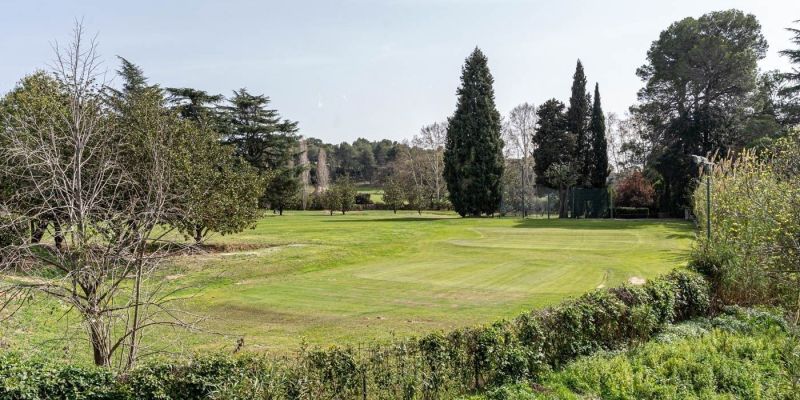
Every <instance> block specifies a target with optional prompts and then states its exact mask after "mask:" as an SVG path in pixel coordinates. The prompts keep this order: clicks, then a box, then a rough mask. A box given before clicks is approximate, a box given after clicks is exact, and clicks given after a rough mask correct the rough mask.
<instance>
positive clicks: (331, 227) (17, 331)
mask: <svg viewBox="0 0 800 400" xmlns="http://www.w3.org/2000/svg"><path fill="white" fill-rule="evenodd" d="M692 238H693V233H692V230H691V226H690V225H689V224H686V223H683V222H678V221H607V220H580V221H574V220H555V219H553V220H543V219H533V220H525V221H522V220H519V219H510V218H509V219H505V218H503V219H500V218H496V219H488V218H484V219H461V218H457V217H455V216H454V214H452V213H424V214H423V215H422V216H419V215H416V213H398V214H397V215H395V214H392V213H391V212H389V211H387V212H363V213H348V215H346V216H341V215H334V216H328V215H327V214H325V213H323V212H287V213H286V215H284V216H283V217H279V216H268V217H266V218H264V219H263V220H262V221H260V222H259V224H258V226H257V227H256V228H255V229H253V230H248V231H246V232H243V233H241V234H238V235H231V236H220V237H216V238H213V239H212V240H211V243H212V244H217V245H220V246H228V247H229V248H232V249H234V248H244V249H247V250H242V251H227V250H226V252H221V253H208V254H202V255H193V256H184V257H180V258H177V259H174V260H171V261H170V262H171V266H170V267H169V268H168V270H167V271H165V272H164V275H163V277H161V278H162V279H163V280H164V281H165V282H167V283H168V285H169V286H172V287H177V286H188V287H191V288H194V289H190V290H189V291H188V292H186V293H189V292H190V293H191V294H192V295H193V297H192V298H190V299H188V300H186V301H185V302H184V303H183V307H184V308H185V309H187V310H190V311H192V312H194V313H197V314H200V315H205V316H208V317H209V318H208V320H207V321H206V322H205V323H204V330H205V331H206V332H204V333H198V332H196V333H187V332H181V331H177V332H176V331H169V332H166V331H156V332H153V333H152V334H151V335H150V336H149V339H148V340H150V341H151V342H152V343H155V344H164V345H165V346H167V347H169V346H173V345H174V344H173V343H172V342H167V341H166V340H165V338H168V337H170V338H178V339H180V341H181V342H182V344H183V345H186V346H189V347H190V348H194V349H219V348H222V349H230V348H232V347H233V345H234V343H235V342H236V340H237V338H239V337H242V336H243V337H244V338H245V345H246V346H247V348H248V349H250V350H255V351H259V350H267V351H277V352H283V351H289V350H294V349H296V348H297V347H298V345H300V343H301V342H303V341H307V342H310V343H312V344H320V345H325V344H330V343H354V344H356V343H362V342H368V341H370V340H373V339H378V340H380V339H388V338H390V337H391V336H392V335H411V334H419V333H423V332H426V331H431V330H438V329H449V328H452V327H456V326H463V325H472V324H479V323H485V322H490V321H494V320H497V319H499V318H503V317H511V316H514V315H517V314H518V313H520V312H521V311H523V310H526V309H530V308H533V307H541V306H544V305H548V304H552V303H554V302H557V301H559V300H562V299H564V298H565V297H568V296H573V295H578V294H580V293H583V292H585V291H588V290H592V289H594V288H597V287H600V286H611V285H615V284H619V283H621V282H623V281H626V280H628V279H630V278H632V277H641V278H648V277H653V276H656V275H658V274H661V273H664V272H667V271H669V270H670V269H673V268H675V267H677V266H681V265H683V264H684V260H685V259H686V252H687V250H688V248H689V246H690V244H691V241H692ZM59 314H63V308H60V307H59V306H56V305H54V304H52V303H48V302H42V303H38V305H37V306H35V307H30V308H27V309H26V311H24V312H22V313H21V315H19V316H18V317H17V319H16V320H14V321H13V322H3V323H2V324H3V325H4V326H0V333H2V334H3V336H5V338H4V339H3V340H4V341H6V342H7V343H11V344H15V345H17V344H18V345H22V346H23V347H25V346H30V347H38V346H40V344H41V343H42V340H43V339H48V338H51V337H53V336H54V335H58V334H59V332H63V331H64V329H65V328H64V325H65V324H72V325H75V323H76V321H75V316H74V314H68V315H67V317H66V318H62V319H61V320H60V322H59V323H52V322H51V321H52V320H53V319H55V318H57V317H58V316H59ZM212 332H213V333H214V334H212ZM75 337H82V336H81V335H80V333H78V335H77V336H75ZM48 343H50V342H48ZM54 343H55V344H54V346H53V347H55V348H58V349H60V348H61V347H60V346H62V345H63V343H64V342H54ZM68 345H69V347H75V346H81V344H80V343H79V342H78V343H77V344H76V342H75V341H71V342H68Z"/></svg>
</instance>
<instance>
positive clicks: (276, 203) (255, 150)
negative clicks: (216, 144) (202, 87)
mask: <svg viewBox="0 0 800 400" xmlns="http://www.w3.org/2000/svg"><path fill="white" fill-rule="evenodd" d="M233 94H234V95H233V97H232V98H231V99H230V100H229V102H230V105H228V106H224V107H221V110H222V112H223V115H224V117H223V118H224V121H225V124H224V129H223V131H224V132H223V138H224V142H225V143H228V144H231V145H233V146H234V148H235V149H236V154H238V155H240V156H241V157H242V158H244V159H245V160H247V162H249V163H250V165H252V166H253V167H255V168H256V169H257V170H258V171H259V172H260V173H261V175H262V176H264V177H265V178H267V187H266V188H265V191H264V196H262V201H261V206H262V207H267V206H272V207H273V208H275V209H276V210H280V209H282V208H283V207H284V206H285V205H286V204H288V203H289V202H290V201H291V198H292V197H294V196H295V195H296V194H297V190H298V188H299V185H300V172H301V168H300V167H297V166H295V165H293V161H294V158H295V156H296V155H297V149H298V138H297V122H292V121H289V120H282V119H281V117H280V115H279V114H278V111H277V110H273V109H269V108H268V106H269V102H270V100H269V97H267V96H264V95H253V94H250V93H249V92H247V90H246V89H240V90H238V91H234V92H233Z"/></svg>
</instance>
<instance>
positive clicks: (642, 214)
mask: <svg viewBox="0 0 800 400" xmlns="http://www.w3.org/2000/svg"><path fill="white" fill-rule="evenodd" d="M649 217H650V209H649V208H647V207H614V218H649Z"/></svg>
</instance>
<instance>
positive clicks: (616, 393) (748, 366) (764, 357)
mask: <svg viewBox="0 0 800 400" xmlns="http://www.w3.org/2000/svg"><path fill="white" fill-rule="evenodd" d="M667 331H668V333H665V334H663V335H661V336H660V337H661V340H655V341H652V342H649V343H647V344H645V345H643V346H639V347H636V348H634V349H632V350H628V351H623V352H610V353H609V352H601V353H597V354H594V355H591V356H588V357H584V358H580V359H578V360H576V361H574V362H571V363H569V364H568V365H566V366H565V367H564V368H563V369H562V370H559V371H557V372H552V373H550V374H547V375H545V376H543V377H542V379H541V380H540V381H539V382H540V383H539V384H534V385H531V384H528V383H517V384H514V385H506V386H503V387H499V388H495V389H492V390H490V391H488V392H487V393H486V395H484V396H479V397H475V399H487V400H511V399H518V400H523V399H526V400H527V399H531V400H532V399H599V398H602V399H615V400H617V399H618V400H628V399H630V400H634V399H731V398H736V399H797V398H800V392H798V389H800V386H798V383H800V382H799V381H798V373H799V372H800V369H798V364H797V360H798V356H799V355H800V354H797V352H798V350H800V347H798V343H797V341H796V338H795V337H794V336H793V333H792V331H790V330H789V329H788V325H787V324H786V321H785V320H784V319H783V318H782V316H781V313H780V312H778V313H776V312H771V311H765V310H746V309H739V308H729V309H726V310H725V312H724V313H723V315H722V316H721V317H719V318H715V319H712V320H708V319H698V320H693V321H691V322H688V323H683V324H678V325H675V326H673V327H670V328H669V329H667ZM664 338H669V339H668V340H664ZM793 352H794V353H793Z"/></svg>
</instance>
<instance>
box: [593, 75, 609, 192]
mask: <svg viewBox="0 0 800 400" xmlns="http://www.w3.org/2000/svg"><path fill="white" fill-rule="evenodd" d="M589 132H591V135H592V161H593V163H594V165H592V179H591V183H592V187H596V188H601V187H605V186H606V178H608V172H609V171H608V152H607V144H606V117H605V115H603V107H602V106H601V105H600V85H599V84H597V83H595V85H594V105H593V106H592V119H591V122H590V123H589Z"/></svg>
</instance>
